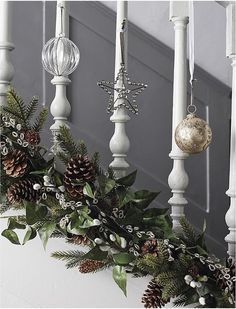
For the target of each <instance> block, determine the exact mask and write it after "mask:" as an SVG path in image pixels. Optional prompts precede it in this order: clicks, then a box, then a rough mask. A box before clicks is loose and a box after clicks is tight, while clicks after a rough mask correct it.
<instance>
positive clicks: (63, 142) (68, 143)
mask: <svg viewBox="0 0 236 309" xmlns="http://www.w3.org/2000/svg"><path fill="white" fill-rule="evenodd" d="M57 141H58V142H59V145H60V147H61V149H62V150H63V152H64V153H65V155H68V156H69V157H74V156H76V155H77V154H78V153H79V146H78V145H77V144H76V143H75V141H74V139H73V137H72V135H71V133H70V130H69V129H68V128H67V127H66V126H61V127H60V129H59V134H58V135H57Z"/></svg>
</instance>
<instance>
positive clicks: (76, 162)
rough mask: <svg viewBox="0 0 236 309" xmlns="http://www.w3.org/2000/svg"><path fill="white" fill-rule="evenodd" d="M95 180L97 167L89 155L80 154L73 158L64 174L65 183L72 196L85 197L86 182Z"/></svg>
mask: <svg viewBox="0 0 236 309" xmlns="http://www.w3.org/2000/svg"><path fill="white" fill-rule="evenodd" d="M94 180H95V167H94V165H93V163H92V162H91V161H90V160H89V159H88V157H87V156H82V155H78V156H77V157H75V158H71V160H70V161H69V163H68V165H67V168H66V171H65V174H64V185H65V188H66V191H67V192H68V193H69V194H70V195H71V196H72V197H78V198H83V196H84V195H83V187H84V185H85V183H86V182H88V183H91V182H93V181H94Z"/></svg>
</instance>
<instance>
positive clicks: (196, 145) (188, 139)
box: [175, 113, 212, 154]
mask: <svg viewBox="0 0 236 309" xmlns="http://www.w3.org/2000/svg"><path fill="white" fill-rule="evenodd" d="M211 141H212V131H211V128H210V127H209V125H208V123H207V122H206V121H205V120H203V119H201V118H198V117H197V116H196V115H195V114H193V113H190V114H188V115H187V117H186V118H185V119H184V120H183V121H181V123H180V124H179V125H178V126H177V128H176V130H175V142H176V144H177V146H178V147H179V148H180V149H181V150H182V151H183V152H185V153H189V154H197V153H200V152H202V151H204V150H206V149H207V147H208V146H209V145H210V143H211Z"/></svg>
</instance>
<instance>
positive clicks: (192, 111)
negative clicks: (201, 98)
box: [187, 78, 197, 114]
mask: <svg viewBox="0 0 236 309" xmlns="http://www.w3.org/2000/svg"><path fill="white" fill-rule="evenodd" d="M196 81H197V80H196V79H195V78H191V79H190V85H191V90H190V91H191V92H190V104H189V106H188V107H187V112H188V113H189V114H195V113H196V111H197V107H196V105H195V104H194V82H196Z"/></svg>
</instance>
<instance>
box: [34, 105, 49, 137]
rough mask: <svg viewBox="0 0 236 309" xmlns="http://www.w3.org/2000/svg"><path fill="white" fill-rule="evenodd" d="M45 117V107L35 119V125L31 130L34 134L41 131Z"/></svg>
mask: <svg viewBox="0 0 236 309" xmlns="http://www.w3.org/2000/svg"><path fill="white" fill-rule="evenodd" d="M47 115H48V109H47V108H46V107H45V108H43V109H42V110H41V111H40V113H39V115H38V117H37V118H36V120H35V123H34V125H33V129H34V130H35V131H36V132H39V131H40V130H42V128H43V125H44V122H45V121H46V119H47Z"/></svg>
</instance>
